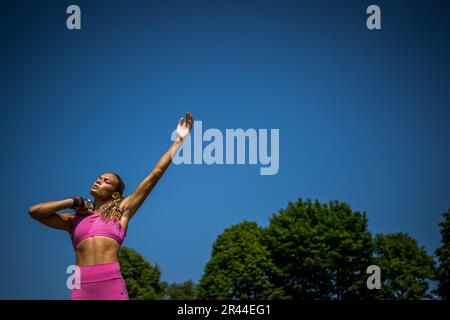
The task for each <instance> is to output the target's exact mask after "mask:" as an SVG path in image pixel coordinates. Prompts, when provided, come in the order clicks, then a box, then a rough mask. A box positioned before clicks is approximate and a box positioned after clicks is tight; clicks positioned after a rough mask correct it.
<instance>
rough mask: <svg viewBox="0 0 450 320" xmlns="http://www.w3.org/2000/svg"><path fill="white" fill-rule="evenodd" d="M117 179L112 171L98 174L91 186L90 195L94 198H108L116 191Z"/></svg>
mask: <svg viewBox="0 0 450 320" xmlns="http://www.w3.org/2000/svg"><path fill="white" fill-rule="evenodd" d="M118 185H119V180H118V179H117V177H116V176H115V175H114V174H112V173H104V174H102V175H100V176H99V177H98V178H97V180H96V181H95V182H94V184H93V185H92V187H91V195H92V196H93V197H94V198H99V199H105V200H106V199H109V198H111V196H112V195H113V193H114V192H115V191H116V189H117V186H118Z"/></svg>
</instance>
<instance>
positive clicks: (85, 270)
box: [70, 262, 128, 300]
mask: <svg viewBox="0 0 450 320" xmlns="http://www.w3.org/2000/svg"><path fill="white" fill-rule="evenodd" d="M70 300H128V291H127V287H126V285H125V280H124V279H123V277H122V274H121V273H120V264H119V262H111V263H102V264H95V265H90V266H80V288H79V289H76V288H73V289H72V291H71V292H70Z"/></svg>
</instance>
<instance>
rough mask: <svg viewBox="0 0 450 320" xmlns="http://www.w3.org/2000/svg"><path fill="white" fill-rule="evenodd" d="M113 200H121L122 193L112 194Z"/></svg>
mask: <svg viewBox="0 0 450 320" xmlns="http://www.w3.org/2000/svg"><path fill="white" fill-rule="evenodd" d="M112 198H113V199H118V198H120V193H119V192H118V191H115V192H114V193H113V194H112Z"/></svg>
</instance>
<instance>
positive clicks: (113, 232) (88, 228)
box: [71, 212, 127, 249]
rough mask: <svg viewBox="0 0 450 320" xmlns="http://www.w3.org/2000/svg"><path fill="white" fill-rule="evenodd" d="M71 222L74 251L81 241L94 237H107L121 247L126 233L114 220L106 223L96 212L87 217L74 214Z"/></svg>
mask: <svg viewBox="0 0 450 320" xmlns="http://www.w3.org/2000/svg"><path fill="white" fill-rule="evenodd" d="M72 222H73V223H72V234H71V239H72V244H73V247H74V248H75V249H76V247H77V246H78V245H79V244H80V242H81V241H83V240H85V239H87V238H89V237H94V236H103V237H108V238H111V239H114V240H116V241H117V242H118V243H119V245H121V244H122V242H123V240H124V239H125V235H126V233H127V232H126V230H125V229H124V228H123V227H122V226H121V225H120V223H118V222H117V221H114V220H113V221H110V222H107V221H105V220H104V219H103V217H102V216H101V215H100V213H98V212H94V213H92V214H90V215H88V216H83V215H79V214H76V215H75V217H74V218H73V220H72Z"/></svg>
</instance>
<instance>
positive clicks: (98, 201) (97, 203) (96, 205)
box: [94, 199, 108, 211]
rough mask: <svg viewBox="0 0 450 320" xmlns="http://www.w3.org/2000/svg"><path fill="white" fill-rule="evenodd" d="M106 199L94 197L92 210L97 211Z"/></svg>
mask: <svg viewBox="0 0 450 320" xmlns="http://www.w3.org/2000/svg"><path fill="white" fill-rule="evenodd" d="M107 201H108V200H102V199H94V211H97V210H98V209H99V208H100V207H101V206H102V205H103V204H105V203H106V202H107Z"/></svg>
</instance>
